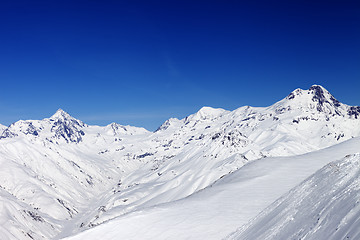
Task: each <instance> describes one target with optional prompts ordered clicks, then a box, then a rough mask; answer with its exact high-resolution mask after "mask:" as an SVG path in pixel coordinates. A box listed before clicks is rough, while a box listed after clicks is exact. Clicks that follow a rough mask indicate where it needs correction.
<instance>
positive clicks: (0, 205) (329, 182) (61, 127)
mask: <svg viewBox="0 0 360 240" xmlns="http://www.w3.org/2000/svg"><path fill="white" fill-rule="evenodd" d="M359 154H360V107H359V106H348V105H346V104H343V103H341V102H340V101H338V100H337V99H336V98H335V97H334V96H332V95H331V94H330V93H329V92H328V91H327V90H326V89H325V88H323V87H322V86H319V85H313V86H311V87H310V88H309V89H307V90H302V89H296V90H294V91H293V92H291V93H290V94H289V95H287V96H286V97H285V98H284V99H282V100H280V101H278V102H276V103H275V104H273V105H271V106H269V107H250V106H243V107H240V108H238V109H236V110H234V111H227V110H224V109H215V108H211V107H203V108H201V109H200V110H199V111H198V112H197V113H194V114H192V115H190V116H188V117H186V118H184V119H175V118H171V119H169V120H167V121H166V122H165V123H163V124H162V125H161V126H160V127H159V128H158V129H157V130H156V131H155V132H149V131H147V130H146V129H144V128H138V127H132V126H123V125H120V124H117V123H112V124H110V125H108V126H104V127H101V126H91V125H87V124H86V123H84V122H82V121H81V120H78V119H76V118H74V117H72V116H70V115H69V114H68V113H66V112H65V111H63V110H61V109H59V110H58V111H57V112H56V113H55V114H54V115H53V116H51V117H50V118H46V119H43V120H25V121H23V120H21V121H18V122H15V123H13V124H11V125H10V126H8V127H6V126H3V125H0V209H1V211H0V222H1V224H0V239H62V238H66V239H71V240H75V239H224V238H225V239H295V238H296V239H343V238H345V239H346V238H347V239H358V238H359V236H360V230H358V229H357V228H356V227H355V226H356V224H357V223H359V222H360V207H359V206H360V205H359V200H358V199H360V198H359V197H360V192H359V189H360V180H359V176H360V175H359V166H360V165H359V161H360V157H359ZM320 186H321V187H320Z"/></svg>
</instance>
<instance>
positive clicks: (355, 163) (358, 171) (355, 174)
mask: <svg viewBox="0 0 360 240" xmlns="http://www.w3.org/2000/svg"><path fill="white" fill-rule="evenodd" d="M359 198H360V153H357V154H349V155H347V156H346V157H345V158H343V159H341V160H338V161H334V162H331V163H330V164H328V165H326V166H325V167H323V168H322V169H321V170H319V171H317V172H316V173H315V174H314V175H312V176H311V177H309V178H308V179H306V180H305V181H304V182H303V183H301V184H300V185H299V186H297V187H295V188H294V189H292V190H291V191H290V192H289V193H288V194H286V195H285V196H283V197H281V198H280V199H279V200H277V201H276V202H275V203H273V204H272V205H271V206H270V207H268V208H266V209H265V210H264V211H263V212H262V213H261V214H260V215H259V216H258V217H256V218H255V219H254V220H252V221H251V222H250V223H249V224H247V225H245V226H243V227H242V228H240V229H239V230H238V231H237V232H235V233H233V234H232V235H231V236H229V238H228V239H251V240H253V239H264V240H265V239H309V240H310V239H314V240H315V239H320V240H321V239H324V240H325V239H326V240H328V239H333V240H336V239H359V238H360V229H359V224H360V204H359Z"/></svg>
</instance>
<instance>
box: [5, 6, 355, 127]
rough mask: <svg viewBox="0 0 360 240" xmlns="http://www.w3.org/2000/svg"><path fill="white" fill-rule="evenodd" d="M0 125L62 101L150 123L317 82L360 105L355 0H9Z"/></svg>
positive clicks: (93, 116)
mask: <svg viewBox="0 0 360 240" xmlns="http://www.w3.org/2000/svg"><path fill="white" fill-rule="evenodd" d="M4 2H5V1H2V2H1V4H0V34H1V35H0V87H1V94H0V123H1V124H4V125H9V124H11V123H12V122H15V121H17V120H20V119H42V118H46V117H50V116H51V115H52V114H53V113H54V112H55V111H56V110H57V109H58V108H62V109H64V110H65V111H67V112H69V113H70V114H71V115H73V116H74V117H76V118H79V119H81V120H82V121H84V122H86V123H88V124H97V125H106V124H109V123H111V122H118V123H120V124H124V125H127V124H129V125H134V126H142V127H145V128H147V129H149V130H155V129H156V128H157V127H158V126H159V125H161V124H162V122H164V121H165V120H166V119H168V118H170V117H177V118H183V117H185V116H187V115H190V114H192V113H194V112H196V111H197V110H198V109H200V108H201V107H202V106H211V107H220V108H224V109H227V110H233V109H236V108H238V107H240V106H244V105H250V106H269V105H271V104H273V103H275V102H276V101H278V100H280V99H282V98H284V97H285V96H286V95H287V94H289V93H290V92H291V91H292V90H294V89H296V88H302V89H308V88H309V87H310V86H311V85H313V84H320V85H322V86H324V87H325V88H326V89H327V90H329V91H330V92H331V93H332V94H333V95H334V96H335V97H336V98H337V99H338V100H339V101H341V102H343V103H346V104H349V105H360V93H359V89H360V2H359V1H331V0H330V1H136V0H135V1H134V0H132V1H94V0H88V1H76V0H74V1H16V0H14V1H8V3H4Z"/></svg>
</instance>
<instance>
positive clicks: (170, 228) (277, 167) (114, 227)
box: [68, 138, 360, 240]
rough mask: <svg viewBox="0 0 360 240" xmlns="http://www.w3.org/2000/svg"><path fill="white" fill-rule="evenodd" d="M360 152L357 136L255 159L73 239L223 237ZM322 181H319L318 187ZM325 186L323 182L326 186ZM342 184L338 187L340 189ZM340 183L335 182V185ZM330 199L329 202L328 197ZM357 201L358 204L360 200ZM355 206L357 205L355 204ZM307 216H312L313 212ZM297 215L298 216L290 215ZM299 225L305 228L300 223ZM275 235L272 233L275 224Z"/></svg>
mask: <svg viewBox="0 0 360 240" xmlns="http://www.w3.org/2000/svg"><path fill="white" fill-rule="evenodd" d="M359 150H360V138H354V139H351V140H349V141H347V142H344V143H341V144H338V145H336V146H333V147H330V148H327V149H324V150H320V151H316V152H312V153H308V154H304V155H299V156H294V157H275V158H265V159H261V160H257V161H253V162H251V163H249V164H247V165H245V166H244V167H242V168H241V169H239V170H238V171H236V172H234V173H232V174H229V175H227V176H225V177H223V178H222V179H220V180H219V181H217V182H216V183H215V184H213V185H211V186H209V187H207V188H206V189H204V190H202V191H200V192H197V193H195V194H193V195H191V196H189V197H188V198H185V199H182V200H179V201H175V202H171V203H167V204H162V205H158V206H154V207H151V208H147V209H142V210H140V211H136V212H133V213H130V214H128V215H124V216H122V217H119V218H117V219H115V220H113V221H110V222H108V223H105V224H102V225H100V226H98V227H95V228H93V229H90V230H88V231H85V232H83V233H81V234H79V235H77V236H73V237H70V238H68V239H69V240H70V239H71V240H78V239H222V238H224V237H226V236H227V235H228V234H229V233H231V232H233V231H234V230H235V229H236V228H237V227H239V226H242V225H243V224H246V223H247V222H248V221H249V220H250V219H252V218H253V217H255V216H256V215H257V214H259V213H260V212H261V211H262V210H263V209H264V208H266V207H267V206H268V205H269V204H271V203H272V202H274V201H275V200H276V199H277V198H279V197H280V196H281V195H283V194H285V193H286V192H287V191H289V190H290V189H291V188H293V187H294V186H296V185H297V184H299V183H301V181H302V180H304V179H305V178H307V177H308V176H310V175H311V174H312V173H314V172H315V171H316V170H318V169H319V168H321V167H322V166H323V165H325V164H327V163H329V162H331V161H333V160H336V159H340V158H343V157H344V156H346V155H347V154H352V153H355V152H359ZM356 156H357V157H358V156H359V155H356ZM337 165H338V163H337V162H335V163H333V164H332V165H329V166H337ZM355 166H356V167H357V168H355V169H356V170H352V172H356V173H357V174H358V172H359V166H358V165H356V164H355ZM343 171H345V172H346V169H343ZM344 174H345V173H343V174H342V175H344ZM350 174H352V173H350ZM338 179H341V175H339V176H338ZM316 183H317V182H313V184H316ZM325 183H326V182H323V185H324V184H325ZM331 183H335V181H334V180H333V181H332V182H331ZM340 184H341V183H338V185H340ZM354 184H355V186H356V184H358V182H356V181H354ZM323 185H322V186H323ZM338 185H336V184H335V186H338ZM319 187H320V186H319ZM345 187H346V186H345ZM357 187H359V185H357ZM331 188H332V189H336V187H333V186H329V187H328V188H326V189H328V190H332V189H331ZM302 189H303V188H302ZM324 192H326V190H324ZM302 193H304V192H302ZM305 193H306V192H305ZM305 193H304V194H305ZM299 195H301V194H300V193H298V192H297V195H296V197H297V198H296V197H295V198H294V199H291V201H290V203H292V201H293V202H299V201H300V199H303V197H302V196H299ZM329 195H332V196H333V195H336V194H332V193H329ZM356 196H357V195H356V194H355V195H353V196H352V197H351V198H353V197H355V199H356ZM314 197H319V196H314ZM309 199H310V200H312V201H313V202H310V204H311V206H310V207H314V204H315V203H316V201H317V200H319V199H318V198H314V199H312V198H308V199H307V198H306V199H305V200H304V201H307V200H309ZM324 200H325V203H326V199H324ZM314 201H315V203H314ZM334 202H336V200H335V201H334ZM353 203H354V204H355V202H353ZM307 204H309V203H308V202H304V205H305V206H307ZM351 204H352V202H350V205H351ZM345 205H346V204H345ZM307 207H309V206H307ZM349 207H352V206H349ZM284 209H286V208H284ZM348 209H349V208H347V209H344V211H343V212H346V211H347V210H348ZM307 210H308V209H307ZM356 210H357V209H356V208H354V211H353V212H351V214H353V213H354V214H355V213H357V214H360V212H357V211H356ZM297 211H299V212H302V209H301V208H300V209H295V210H294V212H297ZM316 213H317V212H316V211H314V212H313V213H312V214H314V215H316ZM305 214H309V215H311V214H310V213H309V212H307V213H304V215H305ZM351 214H350V215H351ZM272 216H273V215H272ZM291 217H293V216H291V215H290V218H291ZM305 217H306V216H305ZM282 218H283V219H287V220H289V219H288V218H287V216H286V214H285V216H284V215H281V216H279V217H278V218H277V219H276V220H278V219H282ZM295 219H296V218H295ZM266 220H268V219H265V221H266ZM293 221H295V220H293ZM301 221H306V218H302V219H301ZM329 221H331V219H329ZM344 221H345V220H344ZM297 223H299V224H300V225H299V224H298V225H297ZM301 223H302V222H294V224H293V225H294V226H296V225H297V227H299V226H301ZM262 224H263V223H259V226H256V227H255V228H254V229H253V230H254V232H255V233H257V231H258V230H259V229H261V226H262ZM311 224H312V223H311ZM269 231H270V232H271V231H272V229H271V226H270V225H269ZM279 231H281V229H280V230H279ZM266 234H268V232H266V233H265V235H261V236H260V237H258V238H256V237H257V235H255V237H253V236H250V237H249V238H246V239H265V238H263V236H266ZM289 236H290V235H289ZM320 236H321V235H320ZM233 239H244V238H242V236H241V237H239V238H237V237H236V236H234V238H233ZM272 239H294V238H291V237H288V235H286V234H284V235H282V237H280V238H276V237H275V238H272ZM314 239H327V238H314ZM338 239H339V238H338ZM351 239H355V238H351Z"/></svg>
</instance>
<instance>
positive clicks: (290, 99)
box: [271, 85, 360, 119]
mask: <svg viewBox="0 0 360 240" xmlns="http://www.w3.org/2000/svg"><path fill="white" fill-rule="evenodd" d="M271 107H272V108H276V109H277V112H284V111H286V110H289V111H291V110H296V109H298V110H299V109H300V110H302V111H303V112H312V113H324V114H326V115H327V116H328V117H331V116H347V117H350V118H355V119H357V117H358V116H359V115H360V107H357V106H348V105H346V104H343V103H341V102H339V101H338V100H337V99H336V98H335V97H334V96H333V95H332V94H331V93H330V92H329V91H327V90H326V89H325V88H324V87H322V86H320V85H312V86H311V87H310V88H309V89H308V90H303V89H300V88H298V89H295V90H294V91H292V92H291V93H290V94H289V95H288V96H287V97H286V98H285V99H283V100H281V101H279V102H277V103H275V104H274V105H272V106H271Z"/></svg>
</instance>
